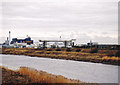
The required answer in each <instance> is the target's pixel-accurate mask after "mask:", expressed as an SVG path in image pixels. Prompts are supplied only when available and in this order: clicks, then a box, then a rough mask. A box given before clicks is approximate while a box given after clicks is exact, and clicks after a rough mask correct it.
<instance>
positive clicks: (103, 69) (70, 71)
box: [0, 55, 118, 83]
mask: <svg viewBox="0 0 120 85" xmlns="http://www.w3.org/2000/svg"><path fill="white" fill-rule="evenodd" d="M1 57H2V58H1ZM1 59H2V62H3V63H2V65H3V66H6V67H8V68H11V69H17V68H19V67H20V66H27V67H32V68H35V69H37V70H43V71H46V72H48V73H52V74H55V75H62V76H65V77H67V78H72V79H79V80H82V81H85V82H96V83H118V66H114V65H105V64H98V63H89V62H79V61H71V60H60V59H50V58H37V57H28V56H19V55H0V61H1ZM0 65H1V63H0Z"/></svg>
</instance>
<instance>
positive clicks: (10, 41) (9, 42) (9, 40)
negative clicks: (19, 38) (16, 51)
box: [9, 31, 11, 45]
mask: <svg viewBox="0 0 120 85" xmlns="http://www.w3.org/2000/svg"><path fill="white" fill-rule="evenodd" d="M10 34H11V32H10V31H9V45H10V42H11V36H10Z"/></svg>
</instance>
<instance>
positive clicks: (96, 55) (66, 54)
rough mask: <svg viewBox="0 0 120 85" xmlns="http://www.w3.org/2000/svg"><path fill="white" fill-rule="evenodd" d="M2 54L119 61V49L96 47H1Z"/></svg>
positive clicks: (106, 62)
mask: <svg viewBox="0 0 120 85" xmlns="http://www.w3.org/2000/svg"><path fill="white" fill-rule="evenodd" d="M2 54H14V55H27V56H32V57H34V56H37V57H45V58H56V59H66V60H76V61H85V62H94V63H104V64H113V65H119V63H118V62H119V61H120V51H119V50H100V49H97V48H89V49H84V48H46V49H41V48H39V49H34V48H3V50H2Z"/></svg>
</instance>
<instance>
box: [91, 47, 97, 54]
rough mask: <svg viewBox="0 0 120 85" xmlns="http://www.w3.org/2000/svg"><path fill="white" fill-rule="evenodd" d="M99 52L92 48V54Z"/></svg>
mask: <svg viewBox="0 0 120 85" xmlns="http://www.w3.org/2000/svg"><path fill="white" fill-rule="evenodd" d="M97 52H98V49H97V48H92V49H91V51H90V53H97Z"/></svg>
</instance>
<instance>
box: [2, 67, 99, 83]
mask: <svg viewBox="0 0 120 85" xmlns="http://www.w3.org/2000/svg"><path fill="white" fill-rule="evenodd" d="M0 70H2V84H3V85H5V84H12V85H16V84H20V85H23V84H41V83H46V84H47V83H51V84H52V85H57V84H58V83H59V84H62V85H63V84H64V85H67V84H70V83H71V84H73V85H98V84H89V83H84V82H81V81H79V80H73V79H67V78H65V77H63V76H60V75H57V76H56V75H52V74H48V73H46V72H44V71H37V70H35V69H31V68H27V67H21V68H19V70H17V71H13V70H10V69H7V68H4V67H0Z"/></svg>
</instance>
